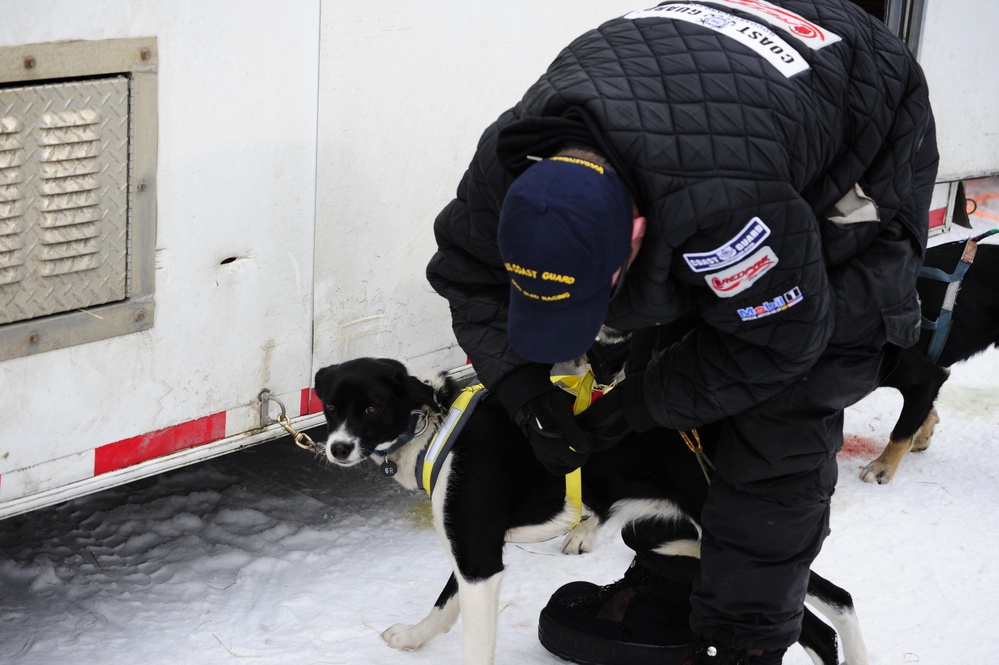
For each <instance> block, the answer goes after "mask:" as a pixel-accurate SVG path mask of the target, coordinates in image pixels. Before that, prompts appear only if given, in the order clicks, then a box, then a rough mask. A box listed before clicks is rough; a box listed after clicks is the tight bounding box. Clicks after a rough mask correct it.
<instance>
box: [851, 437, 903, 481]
mask: <svg viewBox="0 0 999 665" xmlns="http://www.w3.org/2000/svg"><path fill="white" fill-rule="evenodd" d="M910 450H912V439H911V438H910V439H902V440H900V441H896V440H895V439H892V440H891V441H889V442H888V445H887V446H885V449H884V450H883V451H881V454H880V455H878V458H877V459H875V460H874V461H872V462H871V463H870V464H868V465H867V466H865V467H864V470H863V471H861V472H860V479H861V480H863V481H864V482H865V483H874V482H876V483H877V484H879V485H884V484H886V483H888V482H891V479H892V476H894V475H895V472H896V471H898V467H899V465H900V464H901V463H902V458H903V457H905V455H906V453H908V452H909V451H910Z"/></svg>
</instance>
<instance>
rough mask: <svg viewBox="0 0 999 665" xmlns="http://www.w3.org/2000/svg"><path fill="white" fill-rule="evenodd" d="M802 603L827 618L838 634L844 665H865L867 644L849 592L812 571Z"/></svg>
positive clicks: (866, 662)
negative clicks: (804, 602) (806, 603)
mask: <svg viewBox="0 0 999 665" xmlns="http://www.w3.org/2000/svg"><path fill="white" fill-rule="evenodd" d="M805 600H806V601H807V602H808V604H809V605H811V606H812V607H814V608H815V609H816V610H818V611H819V612H821V613H822V615H823V616H825V617H826V618H827V619H829V622H830V623H831V624H832V625H833V628H835V629H836V632H837V633H839V639H840V642H841V643H842V645H843V657H844V658H845V659H846V660H845V661H844V663H845V665H868V662H869V661H868V658H867V645H866V644H865V643H864V635H863V633H862V632H861V630H860V621H859V620H858V619H857V613H856V612H855V611H854V608H853V597H852V596H851V595H850V593H849V592H848V591H846V590H845V589H842V588H840V587H838V586H836V585H835V584H833V583H832V582H830V581H829V580H827V579H825V578H823V577H821V576H820V575H818V574H816V573H815V572H812V573H811V576H810V577H809V579H808V592H807V595H806V596H805Z"/></svg>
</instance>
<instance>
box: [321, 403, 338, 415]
mask: <svg viewBox="0 0 999 665" xmlns="http://www.w3.org/2000/svg"><path fill="white" fill-rule="evenodd" d="M323 408H324V409H326V411H327V412H328V413H329V414H330V415H336V407H335V406H333V405H332V404H323Z"/></svg>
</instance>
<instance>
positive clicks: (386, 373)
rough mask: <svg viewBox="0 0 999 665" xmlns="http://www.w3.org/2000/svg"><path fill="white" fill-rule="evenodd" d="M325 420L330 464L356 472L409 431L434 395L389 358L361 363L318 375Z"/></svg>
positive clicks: (369, 359) (319, 393) (350, 361)
mask: <svg viewBox="0 0 999 665" xmlns="http://www.w3.org/2000/svg"><path fill="white" fill-rule="evenodd" d="M316 394H317V395H318V396H319V399H320V400H321V401H322V403H323V411H324V413H325V414H326V431H327V438H326V444H325V453H326V458H327V459H329V460H330V461H331V462H333V463H334V464H339V465H340V466H353V465H354V464H357V463H358V462H361V461H362V460H365V459H367V458H368V457H370V456H371V455H372V454H373V453H374V454H375V455H379V454H384V452H385V451H386V450H387V449H388V448H389V447H390V446H391V445H392V444H393V443H394V442H395V441H396V439H398V438H399V437H400V436H402V435H403V434H405V433H406V432H407V430H409V428H410V423H411V421H412V417H413V416H412V414H413V412H414V411H416V410H419V409H422V408H423V407H424V406H426V405H431V404H433V398H434V393H433V389H432V388H431V387H430V386H428V385H427V384H425V383H423V382H422V381H420V380H419V379H417V378H416V377H413V376H410V374H409V372H408V371H406V367H405V366H404V365H403V364H402V363H400V362H398V361H396V360H389V359H385V358H359V359H357V360H348V361H347V362H345V363H342V364H340V365H331V366H329V367H324V368H322V369H321V370H319V371H318V372H317V373H316Z"/></svg>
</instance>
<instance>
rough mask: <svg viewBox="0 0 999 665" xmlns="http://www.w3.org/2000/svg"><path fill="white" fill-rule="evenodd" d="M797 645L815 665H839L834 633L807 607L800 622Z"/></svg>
mask: <svg viewBox="0 0 999 665" xmlns="http://www.w3.org/2000/svg"><path fill="white" fill-rule="evenodd" d="M798 644H800V645H801V647H802V648H803V649H804V650H805V653H807V654H808V657H809V658H811V659H812V662H813V663H815V665H839V651H838V650H837V648H836V631H835V630H833V629H832V628H830V627H829V625H828V624H826V623H825V622H824V621H822V619H820V618H818V617H817V616H815V615H814V614H813V613H812V612H811V611H810V610H809V609H808V608H807V607H806V608H805V616H804V617H803V618H802V621H801V635H799V636H798Z"/></svg>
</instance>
